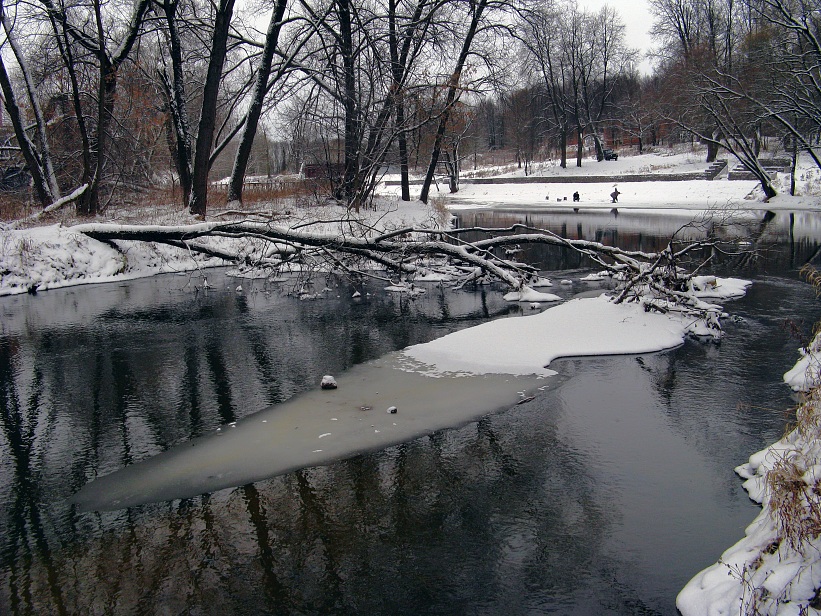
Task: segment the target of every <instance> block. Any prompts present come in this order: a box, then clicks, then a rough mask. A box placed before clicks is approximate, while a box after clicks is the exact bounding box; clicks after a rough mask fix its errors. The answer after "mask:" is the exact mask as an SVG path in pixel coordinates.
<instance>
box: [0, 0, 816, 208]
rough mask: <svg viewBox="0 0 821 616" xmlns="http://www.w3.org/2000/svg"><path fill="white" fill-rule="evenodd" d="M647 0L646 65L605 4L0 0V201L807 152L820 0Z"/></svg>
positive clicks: (235, 190) (326, 189) (423, 181)
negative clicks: (590, 161)
mask: <svg viewBox="0 0 821 616" xmlns="http://www.w3.org/2000/svg"><path fill="white" fill-rule="evenodd" d="M650 4H651V10H652V13H653V34H654V38H655V40H656V41H657V47H656V48H655V49H654V50H653V51H652V55H653V66H654V68H653V70H652V73H651V74H649V75H645V74H641V73H640V72H639V70H638V69H637V68H636V67H637V65H638V62H639V61H640V60H641V59H642V57H641V55H640V52H639V51H638V50H636V49H633V48H631V46H630V44H629V43H630V42H629V41H627V40H626V38H625V28H624V24H623V22H622V20H621V17H620V16H619V14H618V13H617V12H615V11H614V10H613V9H612V8H610V7H605V8H603V9H601V10H600V11H594V12H591V11H587V10H584V9H581V8H579V7H578V5H576V4H575V3H573V2H569V1H567V0H540V1H529V0H274V1H273V2H272V1H260V0H249V1H248V2H246V3H243V4H236V5H235V0H214V1H211V2H208V1H204V0H136V1H131V0H129V1H127V2H126V1H121V0H107V1H106V0H70V1H69V0H31V1H22V0H19V1H16V2H9V1H8V0H3V1H2V2H0V20H1V21H2V30H3V32H2V46H1V48H2V54H0V92H1V93H2V98H3V105H4V114H3V118H2V120H3V122H2V128H0V131H2V133H0V139H2V141H0V144H1V145H0V159H1V160H0V163H1V164H2V168H0V171H1V172H2V177H0V186H1V187H2V188H3V190H4V194H3V196H2V197H0V199H2V200H3V201H4V202H11V203H14V202H15V200H16V201H17V202H29V203H34V204H36V205H37V206H38V207H40V208H54V207H59V206H63V205H67V204H71V205H72V207H76V210H77V213H78V214H81V215H95V214H98V213H101V212H103V211H105V209H106V207H107V206H108V205H109V204H110V203H112V201H116V202H118V203H129V202H133V203H145V202H146V200H150V199H159V200H163V199H164V200H166V201H169V200H173V201H174V202H177V203H178V204H179V206H180V207H188V208H189V210H190V211H191V213H192V214H195V215H199V216H205V215H206V212H207V207H208V203H209V201H208V199H209V194H211V202H212V203H219V204H220V205H224V204H225V203H226V201H227V202H229V203H237V202H241V201H242V200H243V196H244V195H243V191H244V189H245V188H247V187H248V186H251V185H253V184H254V183H255V182H257V181H258V180H259V177H260V176H262V177H264V178H266V179H268V180H271V179H273V178H277V180H278V181H279V182H281V183H284V182H286V180H288V176H289V174H291V176H292V177H291V179H292V180H293V181H294V182H301V181H302V178H304V177H306V176H308V177H309V178H313V179H314V180H315V181H314V182H312V184H311V186H312V190H313V192H314V193H315V194H316V195H317V196H319V197H320V198H326V197H329V198H333V199H336V200H339V201H340V202H343V203H345V204H346V205H347V206H348V207H349V208H351V209H356V210H358V209H359V208H360V207H362V206H366V205H367V204H368V203H369V202H370V199H371V198H372V196H373V191H374V188H375V186H376V184H377V183H378V182H379V180H380V179H381V177H382V175H383V174H384V173H385V172H386V171H388V170H389V171H391V172H394V173H397V174H398V175H399V176H400V177H401V180H402V199H403V200H410V199H416V198H419V199H421V200H422V201H425V202H427V201H428V198H429V192H430V188H431V184H432V182H434V181H435V180H436V178H437V177H438V178H444V179H445V180H446V181H447V182H448V183H449V184H450V189H451V190H452V191H456V190H458V183H459V173H460V169H461V168H468V166H474V167H475V166H478V165H480V164H481V165H485V164H488V163H498V162H511V161H512V162H515V163H516V164H518V165H519V166H520V167H522V168H523V169H524V172H525V173H529V171H530V166H531V164H532V163H533V162H534V161H544V160H548V159H552V160H556V161H558V162H559V164H560V165H561V166H567V165H573V164H575V165H579V166H581V165H582V160H583V158H584V157H585V156H587V155H588V154H593V155H595V156H596V158H597V159H599V160H601V159H602V158H603V157H604V151H605V149H609V148H616V149H618V148H625V147H628V146H629V147H630V148H633V149H634V150H636V151H639V152H641V151H642V150H643V149H644V148H646V147H648V146H653V145H657V144H665V145H671V144H675V143H681V142H691V141H698V142H701V143H703V144H706V145H707V158H708V161H709V160H714V159H715V158H716V156H718V155H719V153H720V152H722V151H726V152H728V153H729V154H730V155H731V156H734V157H735V158H736V159H737V160H738V162H739V163H740V164H741V165H743V166H744V167H745V168H746V169H747V170H748V171H750V172H751V173H752V174H753V175H754V176H755V177H756V179H757V180H759V181H760V183H761V186H762V189H763V191H764V193H765V195H766V196H767V197H771V196H774V195H775V194H776V189H775V187H774V186H773V183H772V181H771V178H770V175H769V172H768V171H767V169H765V167H764V165H763V164H762V162H761V161H760V160H759V159H760V158H761V157H762V155H761V152H762V150H763V149H766V148H767V144H768V143H769V145H770V147H771V148H777V149H779V150H782V149H783V150H786V152H788V153H791V154H792V158H793V160H795V158H796V157H797V156H798V154H799V153H802V152H804V153H807V154H809V155H810V156H811V157H812V158H813V159H814V160H815V161H816V163H819V161H818V158H817V154H816V152H815V150H814V149H813V146H815V145H817V143H818V140H819V129H820V128H821V121H820V120H821V71H820V70H819V68H820V67H821V42H820V41H821V32H819V15H821V11H820V10H819V9H821V0H807V1H802V0H651V2H650ZM500 159H501V160H500ZM296 174H299V176H298V177H299V179H295V178H294V177H293V176H296ZM413 178H417V182H418V183H419V185H418V186H417V184H413V185H412V183H411V180H412V179H413ZM215 180H224V181H223V182H222V183H221V185H220V187H219V189H217V188H216V187H215V185H214V183H213V182H214V181H215Z"/></svg>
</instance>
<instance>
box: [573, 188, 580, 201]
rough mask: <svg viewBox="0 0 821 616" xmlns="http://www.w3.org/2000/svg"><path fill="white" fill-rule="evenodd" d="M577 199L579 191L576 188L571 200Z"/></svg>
mask: <svg viewBox="0 0 821 616" xmlns="http://www.w3.org/2000/svg"><path fill="white" fill-rule="evenodd" d="M578 200H579V191H578V190H577V191H576V192H574V193H573V201H578Z"/></svg>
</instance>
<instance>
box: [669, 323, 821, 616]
mask: <svg viewBox="0 0 821 616" xmlns="http://www.w3.org/2000/svg"><path fill="white" fill-rule="evenodd" d="M819 349H821V333H820V334H818V335H817V336H816V337H815V339H814V340H813V342H812V343H811V344H810V350H809V352H805V351H802V353H803V356H802V358H801V359H799V361H798V362H797V363H796V365H795V367H794V368H793V369H791V370H790V371H788V372H787V373H786V374H785V375H784V380H785V382H787V383H788V384H789V385H790V386H791V387H792V388H793V389H795V390H797V391H804V392H807V396H806V398H805V399H804V400H803V401H802V403H801V405H800V406H799V408H798V411H797V413H796V414H797V418H798V424H797V426H796V427H795V428H794V429H793V430H792V431H790V432H789V433H788V434H787V435H786V436H784V438H782V439H781V440H780V441H778V442H777V443H774V444H773V445H771V446H769V447H767V448H766V449H764V450H762V451H759V452H758V453H755V454H753V455H752V456H750V459H749V461H748V462H747V463H745V464H742V465H740V466H738V467H737V468H736V469H735V470H736V473H738V475H739V476H740V477H742V478H743V479H745V481H744V489H745V490H746V491H747V493H748V494H749V496H750V498H751V499H752V500H754V501H755V502H757V503H760V504H761V505H762V509H761V512H760V513H759V515H758V516H757V517H756V519H755V520H754V521H753V522H752V523H751V524H750V525H749V526H748V527H747V529H746V531H745V537H744V538H743V539H741V540H740V541H739V542H738V543H736V544H735V545H734V546H732V547H730V548H729V549H727V550H726V551H725V552H724V553H723V554H722V555H721V558H720V559H719V561H718V562H717V563H716V564H714V565H712V566H710V567H708V568H707V569H705V570H704V571H702V572H700V573H699V574H698V575H696V576H695V577H694V578H693V579H692V580H691V581H690V582H689V583H688V584H687V585H686V586H685V587H684V589H683V590H682V591H681V593H680V594H679V595H678V598H677V600H676V605H677V607H678V609H679V611H681V613H682V614H683V616H725V615H729V614H760V615H771V616H787V615H790V616H791V615H796V614H802V615H809V614H821V491H820V490H819V488H821V390H819V362H818V356H817V352H818V350H819Z"/></svg>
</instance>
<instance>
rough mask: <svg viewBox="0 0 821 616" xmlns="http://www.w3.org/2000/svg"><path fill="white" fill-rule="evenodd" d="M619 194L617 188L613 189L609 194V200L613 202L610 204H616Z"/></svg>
mask: <svg viewBox="0 0 821 616" xmlns="http://www.w3.org/2000/svg"><path fill="white" fill-rule="evenodd" d="M620 194H621V193H620V192H619V189H618V188H615V189H613V192H611V193H610V198H611V199H612V200H613V201H611V203H618V202H619V195H620Z"/></svg>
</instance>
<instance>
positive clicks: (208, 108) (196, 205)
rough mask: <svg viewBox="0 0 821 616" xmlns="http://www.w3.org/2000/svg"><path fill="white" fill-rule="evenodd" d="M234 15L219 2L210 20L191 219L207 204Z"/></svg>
mask: <svg viewBox="0 0 821 616" xmlns="http://www.w3.org/2000/svg"><path fill="white" fill-rule="evenodd" d="M233 12H234V0H220V3H219V8H218V9H217V14H216V19H215V21H214V34H213V38H212V40H211V51H210V54H209V57H208V72H207V74H206V77H205V87H204V88H203V93H202V111H201V113H200V121H199V125H198V128H197V142H196V149H195V150H194V166H193V169H192V178H191V199H190V201H189V203H188V209H189V211H190V212H191V213H192V214H194V215H195V216H201V217H205V212H206V207H207V203H208V172H209V171H210V168H211V164H210V159H211V147H212V145H213V143H214V130H215V127H216V123H217V97H218V95H219V86H220V81H221V79H222V66H223V64H224V63H225V56H226V53H227V47H228V31H229V29H230V26H231V17H232V16H233Z"/></svg>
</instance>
